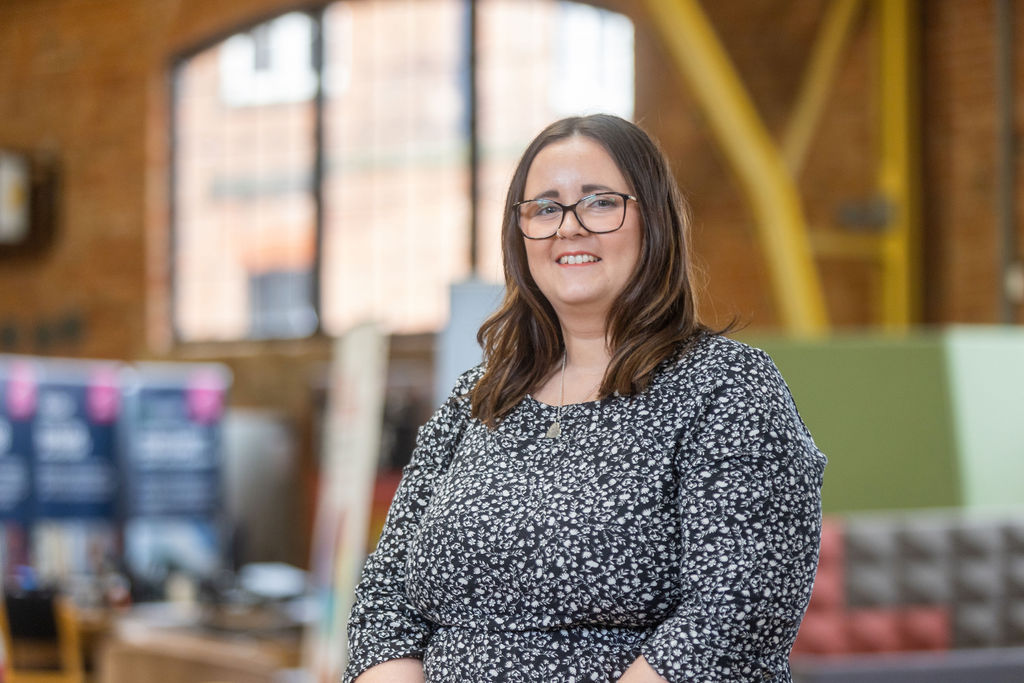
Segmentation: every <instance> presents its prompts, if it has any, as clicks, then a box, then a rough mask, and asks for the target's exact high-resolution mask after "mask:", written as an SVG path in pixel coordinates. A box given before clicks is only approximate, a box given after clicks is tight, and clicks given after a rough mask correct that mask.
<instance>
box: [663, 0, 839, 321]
mask: <svg viewBox="0 0 1024 683" xmlns="http://www.w3.org/2000/svg"><path fill="white" fill-rule="evenodd" d="M645 4H646V6H647V9H648V11H649V13H650V15H651V17H652V19H653V20H654V24H655V26H657V28H658V30H659V31H660V33H661V37H662V39H663V40H664V42H665V45H666V46H667V47H668V49H669V50H670V51H671V53H672V55H673V57H674V59H675V61H676V63H677V64H678V66H679V68H680V69H681V70H682V72H683V73H684V74H685V76H686V78H687V81H688V82H689V84H690V87H691V88H692V90H693V93H694V95H695V96H696V98H697V101H698V102H699V103H700V106H701V108H702V110H703V112H704V115H705V116H706V117H707V119H708V121H709V122H710V124H711V128H712V130H713V131H714V133H715V138H716V140H717V141H718V144H719V146H720V147H721V149H722V151H723V152H724V153H725V155H726V157H727V158H728V159H729V162H730V164H731V165H732V168H733V170H734V171H735V172H736V174H737V175H738V176H739V180H740V182H741V184H742V185H743V188H744V190H745V192H746V195H747V197H748V198H749V200H750V202H751V204H752V207H753V210H754V214H755V217H756V219H757V227H758V234H759V237H760V240H761V248H762V250H763V253H764V254H765V255H766V257H767V266H768V271H769V274H770V278H771V286H772V291H773V294H774V300H775V302H776V306H777V307H778V310H779V315H780V318H781V319H782V323H783V325H784V326H785V328H786V329H787V330H788V331H789V332H791V333H794V334H799V335H820V334H824V333H825V332H827V330H828V317H827V313H826V309H825V301H824V294H823V292H822V287H821V283H820V280H819V277H818V272H817V269H816V267H815V264H814V259H813V257H812V254H811V246H810V240H809V239H808V235H807V227H806V221H805V219H804V215H803V209H802V207H801V205H800V196H799V193H798V191H797V187H796V183H795V182H794V180H793V176H792V175H790V173H789V170H788V168H787V167H786V164H785V162H784V161H783V158H782V154H781V153H780V151H779V148H778V146H777V145H776V144H775V143H774V141H773V140H772V138H771V136H770V135H769V133H768V131H767V130H766V129H765V127H764V124H763V123H762V121H761V119H760V117H759V116H758V114H757V111H756V110H755V108H754V105H753V103H752V102H751V100H750V98H749V97H748V96H747V93H746V91H745V90H744V88H743V85H742V82H741V81H740V78H739V76H738V75H737V73H736V70H735V68H734V67H733V65H732V63H731V62H730V61H729V57H728V55H726V53H725V50H724V49H723V48H722V45H721V43H720V42H719V40H718V38H717V36H716V35H715V32H714V29H713V28H712V26H711V23H710V22H709V21H708V19H707V17H706V16H705V14H704V11H703V9H702V8H701V6H700V3H699V2H697V0H645Z"/></svg>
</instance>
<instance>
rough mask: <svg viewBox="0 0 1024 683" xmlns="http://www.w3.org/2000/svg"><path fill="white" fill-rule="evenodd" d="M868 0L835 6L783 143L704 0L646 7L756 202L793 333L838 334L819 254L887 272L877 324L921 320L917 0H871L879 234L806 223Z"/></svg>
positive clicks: (663, 0)
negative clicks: (814, 165)
mask: <svg viewBox="0 0 1024 683" xmlns="http://www.w3.org/2000/svg"><path fill="white" fill-rule="evenodd" d="M862 4H863V2H862V0H833V1H832V2H831V3H829V5H828V8H827V10H826V15H825V17H824V21H823V22H822V28H821V30H820V32H819V35H818V38H817V40H816V41H815V44H814V47H813V49H812V52H811V57H810V59H809V62H808V67H807V70H806V72H805V75H804V79H803V83H802V85H801V89H800V92H799V95H798V97H797V100H796V103H795V106H794V111H793V114H792V116H791V118H790V122H789V125H788V126H787V128H786V130H785V133H784V135H783V138H782V142H781V144H779V143H777V142H776V141H774V140H773V139H772V137H771V136H770V134H769V133H768V131H767V129H766V128H765V126H764V123H763V122H762V120H761V119H760V117H759V116H758V114H757V111H756V109H755V107H754V105H753V102H752V101H751V99H750V97H749V95H748V94H747V92H746V90H745V89H744V87H743V84H742V80H741V79H740V77H739V75H738V74H737V73H736V70H735V68H734V67H733V65H732V64H731V62H730V60H729V57H728V55H727V54H726V52H725V50H724V48H723V47H722V45H721V42H720V41H719V40H718V38H717V36H716V35H715V32H714V28H713V27H712V25H711V23H710V22H709V21H708V19H707V16H706V15H705V13H704V11H703V9H702V8H701V5H700V3H699V2H698V0H645V5H646V7H647V10H648V13H649V14H650V16H651V18H652V19H653V20H654V22H653V23H654V24H655V26H656V27H657V28H658V31H659V33H660V35H661V37H662V40H663V41H664V42H665V45H666V46H667V47H668V49H669V51H670V52H671V53H672V56H673V58H674V59H675V61H676V63H677V65H678V66H679V68H680V70H681V71H682V73H683V74H684V75H685V77H686V80H687V83H688V85H689V86H690V88H691V90H692V91H693V93H694V95H695V97H696V99H697V102H698V103H699V105H700V106H701V109H702V110H703V112H704V114H705V116H706V117H707V119H708V121H709V122H710V124H711V128H712V130H713V132H714V134H715V139H716V141H717V142H718V144H719V146H720V147H721V149H722V150H723V152H724V153H725V155H726V157H727V159H728V161H729V163H730V165H731V166H732V168H733V170H734V172H735V173H736V174H737V176H738V177H739V179H740V182H741V184H742V186H743V189H744V191H745V193H746V195H747V197H748V199H749V200H750V203H751V205H752V208H753V211H754V214H755V217H756V220H757V227H758V236H759V242H760V244H761V248H762V251H763V253H764V255H765V260H766V262H767V266H768V270H769V273H770V277H771V285H772V292H773V295H774V298H775V302H776V306H777V308H778V311H779V313H780V318H781V320H782V323H783V325H784V326H785V328H786V329H787V331H789V332H790V333H793V334H798V335H814V334H822V333H824V332H826V331H827V330H828V314H827V312H826V308H825V303H824V293H823V291H822V286H821V281H820V278H819V276H818V272H817V269H816V267H815V263H814V254H813V252H814V251H817V252H819V253H821V254H822V255H829V256H837V255H839V256H846V257H855V258H869V259H871V260H873V261H875V262H877V263H878V264H879V266H880V273H881V280H882V285H881V287H880V293H881V294H880V301H879V307H878V309H879V310H878V318H879V320H880V321H881V322H882V324H883V325H884V326H886V327H888V328H905V327H906V326H908V325H909V324H910V322H911V321H913V320H916V319H917V318H918V307H919V281H920V275H919V260H918V258H917V250H916V249H915V248H914V245H915V244H916V240H917V232H918V222H919V211H918V204H917V192H918V186H917V173H916V168H915V166H914V159H915V158H916V149H915V148H914V142H913V137H912V133H913V129H912V121H913V119H914V98H913V85H914V84H915V82H916V81H915V77H916V74H915V73H914V72H913V71H912V67H913V59H912V58H911V55H912V53H913V45H914V42H915V39H916V35H915V33H914V29H915V26H914V22H913V21H912V20H911V14H912V9H913V7H914V4H915V0H872V4H873V5H874V6H875V7H874V10H875V12H874V13H875V15H876V16H877V19H878V22H879V29H880V30H879V33H880V39H879V53H880V60H879V62H880V65H881V76H880V80H879V83H880V91H881V93H880V98H879V103H880V111H881V120H880V129H881V136H880V137H881V141H880V149H879V167H878V168H879V170H878V187H879V192H880V194H881V195H882V198H883V199H884V201H885V204H886V206H887V207H888V211H887V225H886V229H885V230H884V232H882V233H881V234H878V235H853V234H845V233H839V232H838V231H834V230H830V231H819V232H816V233H814V234H813V235H812V234H811V233H810V231H809V230H808V228H807V223H806V220H805V218H804V214H803V209H802V206H801V202H800V195H799V190H798V188H797V181H796V179H797V177H798V175H799V173H800V170H801V168H802V166H803V161H804V158H805V156H806V152H807V149H808V147H809V145H810V142H811V138H812V136H813V133H814V130H815V129H816V127H817V125H818V122H819V121H820V119H821V114H822V111H823V109H824V107H825V104H826V101H827V95H828V90H829V86H830V84H831V82H832V80H833V78H834V75H835V71H836V68H837V65H838V63H839V59H840V57H841V56H842V54H843V50H844V46H845V45H846V43H847V42H848V39H849V36H850V34H851V32H852V28H853V26H854V23H855V20H856V18H857V16H858V14H859V10H860V6H861V5H862Z"/></svg>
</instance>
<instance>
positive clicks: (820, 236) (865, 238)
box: [811, 229, 882, 261]
mask: <svg viewBox="0 0 1024 683" xmlns="http://www.w3.org/2000/svg"><path fill="white" fill-rule="evenodd" d="M811 245H812V246H813V247H814V253H815V254H817V255H818V256H824V257H827V258H838V259H858V260H865V261H878V260H880V259H881V256H882V240H881V239H879V237H878V235H870V234H863V233H849V232H838V231H836V230H834V229H833V230H813V231H811Z"/></svg>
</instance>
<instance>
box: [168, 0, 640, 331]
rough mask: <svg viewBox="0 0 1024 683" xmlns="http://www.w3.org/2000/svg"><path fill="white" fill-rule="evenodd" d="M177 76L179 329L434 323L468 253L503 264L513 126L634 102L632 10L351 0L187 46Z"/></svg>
mask: <svg viewBox="0 0 1024 683" xmlns="http://www.w3.org/2000/svg"><path fill="white" fill-rule="evenodd" d="M474 12H475V15H476V20H475V30H474V27H473V24H474V22H473V21H472V17H473V14H474ZM474 44H475V48H476V49H475V51H474V50H472V49H471V48H472V46H473V45H474ZM474 52H475V54H476V63H475V64H472V65H471V64H470V55H471V54H474ZM474 73H475V74H476V77H475V82H476V83H477V87H476V88H475V89H474V88H473V87H471V79H472V75H473V74H474ZM174 84H175V90H174V112H173V119H172V120H173V141H174V145H173V173H172V176H173V192H172V230H173V245H174V252H173V283H174V286H173V292H174V305H173V315H174V327H175V330H176V332H177V335H178V337H179V338H180V339H182V340H186V341H191V340H232V339H250V338H257V339H259V338H295V337H304V336H308V335H311V334H313V333H316V332H318V331H320V332H324V333H327V334H338V333H341V332H343V331H344V330H345V329H346V328H348V327H349V326H351V325H352V324H354V323H357V322H359V321H361V320H366V319H374V320H378V321H382V322H383V323H384V324H385V325H387V326H388V327H389V329H391V330H392V331H395V332H419V331H428V330H436V329H438V328H440V327H441V326H442V325H443V324H444V322H445V320H446V318H447V305H448V298H447V288H448V285H449V284H450V283H451V282H453V281H456V280H460V279H463V278H465V277H466V276H468V275H470V274H471V270H472V264H473V262H474V261H475V262H476V263H477V264H478V274H479V275H480V276H481V277H483V278H485V279H499V278H500V267H499V265H498V261H499V259H500V255H499V251H498V235H497V231H498V226H499V225H500V220H501V210H502V202H503V199H504V197H503V193H504V191H505V186H506V185H507V183H508V180H509V177H510V175H511V171H512V167H513V166H514V164H515V161H516V159H517V155H518V154H519V153H520V152H521V151H522V148H523V147H524V146H525V144H526V142H528V141H529V139H530V138H531V137H532V136H533V135H534V134H535V133H536V132H537V131H538V130H539V129H540V128H541V127H543V126H544V125H546V124H547V123H549V122H550V121H552V120H554V119H555V118H558V117H560V116H563V115H567V114H571V113H578V112H590V111H610V112H614V113H618V114H620V115H623V116H626V117H631V116H632V104H633V29H632V24H631V23H630V22H629V20H628V19H626V18H625V17H623V16H621V15H618V14H614V13H612V12H608V11H606V10H600V9H597V8H594V7H591V6H589V5H584V4H578V3H570V2H558V1H556V0H482V1H478V2H477V3H476V6H475V8H474V11H471V10H470V5H469V3H468V2H467V1H466V0H404V1H403V0H350V1H343V2H336V3H333V4H331V5H329V6H327V7H326V8H325V9H324V10H323V11H321V12H317V13H314V14H306V13H297V12H293V13H288V14H284V15H282V16H280V17H277V18H275V19H273V20H271V21H268V22H265V23H262V24H260V25H259V26H255V27H253V28H252V29H250V30H248V31H245V32H241V33H237V34H235V35H232V36H230V37H228V38H227V39H225V40H223V41H221V42H220V43H218V44H216V45H214V46H212V47H209V48H207V49H205V50H203V51H200V52H196V53H192V54H190V55H186V56H184V57H183V58H182V59H181V60H179V61H178V62H177V64H176V66H175V72H174ZM474 92H475V97H474V96H473V95H474ZM473 120H475V121H476V126H475V127H474V126H472V125H471V123H470V122H471V121H473ZM474 131H475V139H474V135H473V133H474ZM471 148H475V149H476V150H477V154H476V155H475V156H474V155H471V154H470V149H471ZM474 158H475V159H476V164H475V166H474V165H473V164H472V163H471V159H474ZM474 176H475V177H476V179H477V183H476V184H475V187H476V188H477V189H476V192H475V196H474V192H473V188H474V183H473V182H471V179H472V178H473V177H474ZM474 211H475V212H476V215H477V217H478V222H477V225H478V245H477V254H476V258H475V259H471V257H470V226H471V225H472V223H473V221H472V215H473V213H474Z"/></svg>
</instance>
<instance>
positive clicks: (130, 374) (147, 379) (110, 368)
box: [0, 356, 231, 582]
mask: <svg viewBox="0 0 1024 683" xmlns="http://www.w3.org/2000/svg"><path fill="white" fill-rule="evenodd" d="M230 383H231V376H230V373H229V372H228V370H227V369H226V368H225V367H223V366H220V365H213V364H204V365H177V364H161V365H154V364H140V365H138V366H134V367H132V366H128V365H126V364H124V363H118V362H112V361H94V360H66V359H53V358H35V357H27V356H0V522H2V524H3V534H2V536H3V537H2V545H0V548H2V560H0V565H2V567H3V574H4V576H5V577H12V576H18V577H20V579H19V580H21V579H23V580H25V581H29V582H35V581H53V580H59V579H65V578H67V577H69V576H71V575H88V574H93V573H96V572H99V571H101V569H102V568H103V567H105V566H110V565H111V564H118V563H119V562H120V561H121V559H122V554H123V553H125V552H127V553H129V554H130V555H133V556H136V559H137V561H136V562H135V563H134V564H135V565H137V568H139V567H141V566H142V564H146V565H151V564H152V563H153V555H154V553H155V551H152V550H150V549H146V548H144V549H143V550H142V551H140V550H139V549H138V548H133V545H139V544H141V545H143V546H147V545H149V546H152V545H153V544H154V543H156V544H158V545H160V547H161V548H164V547H165V546H167V544H168V543H171V544H172V545H173V546H174V547H172V548H169V549H167V550H166V552H165V551H164V550H161V551H160V552H161V553H162V556H163V557H165V558H166V557H175V558H181V557H186V558H187V557H196V556H198V557H200V558H201V559H202V561H201V562H198V563H196V564H197V566H195V567H187V568H189V569H195V570H197V571H198V570H210V569H211V568H212V567H213V566H214V565H215V564H216V563H217V562H218V561H219V558H220V556H221V548H220V541H219V539H218V538H217V534H216V525H217V523H218V515H219V513H220V500H221V494H220V488H221V485H220V436H219V435H220V424H221V418H222V415H223V410H224V405H225V396H226V393H227V390H228V387H229V386H230ZM140 519H142V520H146V521H147V522H148V521H150V520H153V522H154V523H157V524H158V525H159V529H143V530H142V532H141V533H140V532H138V531H137V530H135V529H133V528H129V529H127V530H125V529H123V528H122V524H123V523H124V522H127V523H128V524H129V526H130V525H131V524H132V523H133V522H134V521H135V520H140ZM171 522H174V523H177V524H179V526H180V525H184V527H185V529H184V530H183V531H182V530H176V529H175V530H171V529H168V528H167V524H168V523H171ZM196 524H198V525H200V527H202V528H201V529H199V530H198V531H196V529H194V528H193V527H194V526H195V525H196ZM123 537H126V541H125V543H124V544H123V545H122V538H123ZM139 538H141V539H148V540H139V541H138V542H137V543H136V540H137V539H139ZM155 539H159V542H157V541H156V540H155ZM139 558H141V561H140V560H139ZM177 561H178V562H179V563H180V560H177ZM198 565H201V566H198Z"/></svg>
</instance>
